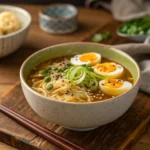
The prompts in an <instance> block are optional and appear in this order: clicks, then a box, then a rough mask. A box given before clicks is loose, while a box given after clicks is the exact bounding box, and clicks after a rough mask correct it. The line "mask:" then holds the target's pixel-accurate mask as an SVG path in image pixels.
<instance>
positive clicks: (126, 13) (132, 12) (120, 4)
mask: <svg viewBox="0 0 150 150" xmlns="http://www.w3.org/2000/svg"><path fill="white" fill-rule="evenodd" d="M85 5H86V6H93V7H97V8H98V7H99V6H102V7H104V8H106V9H108V10H109V11H111V13H112V15H113V17H114V18H115V19H116V20H119V21H128V20H131V19H134V18H140V17H142V16H146V15H150V1H149V0H111V1H109V2H108V1H106V0H86V3H85Z"/></svg>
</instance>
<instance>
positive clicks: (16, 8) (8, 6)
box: [0, 4, 32, 39]
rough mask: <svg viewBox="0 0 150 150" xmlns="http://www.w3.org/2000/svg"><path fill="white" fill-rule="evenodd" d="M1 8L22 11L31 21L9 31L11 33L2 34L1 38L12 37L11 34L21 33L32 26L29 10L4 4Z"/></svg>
mask: <svg viewBox="0 0 150 150" xmlns="http://www.w3.org/2000/svg"><path fill="white" fill-rule="evenodd" d="M1 8H8V9H10V10H15V11H17V12H19V13H21V14H25V15H26V16H27V17H28V18H29V21H28V23H27V24H26V25H25V26H23V27H22V28H20V29H19V30H17V31H14V32H12V33H9V34H6V35H2V36H0V39H3V38H7V37H11V36H14V35H16V34H19V33H21V32H22V31H24V30H25V29H26V28H28V27H29V26H30V24H31V20H32V18H31V15H30V13H29V12H28V11H26V10H25V9H23V8H20V7H17V6H12V5H3V4H0V9H1Z"/></svg>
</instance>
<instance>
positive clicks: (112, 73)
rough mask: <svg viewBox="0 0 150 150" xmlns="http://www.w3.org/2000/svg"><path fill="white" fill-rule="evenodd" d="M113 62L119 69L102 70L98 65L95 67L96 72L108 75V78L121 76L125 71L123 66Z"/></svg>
mask: <svg viewBox="0 0 150 150" xmlns="http://www.w3.org/2000/svg"><path fill="white" fill-rule="evenodd" d="M111 64H114V65H116V67H117V69H116V70H115V71H113V72H101V71H100V70H98V69H97V68H96V67H93V69H94V72H95V73H97V74H99V75H102V76H106V77H108V78H113V79H116V78H119V77H120V76H121V75H122V73H123V71H124V69H123V67H122V66H121V65H119V64H116V63H111Z"/></svg>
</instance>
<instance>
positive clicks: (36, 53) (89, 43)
mask: <svg viewBox="0 0 150 150" xmlns="http://www.w3.org/2000/svg"><path fill="white" fill-rule="evenodd" d="M74 44H75V45H79V44H82V45H97V46H103V47H107V48H108V49H109V50H110V51H111V50H113V51H116V52H119V54H121V55H124V56H127V57H128V58H129V59H130V60H131V61H132V62H133V63H134V64H135V65H136V68H137V71H138V78H137V81H136V82H135V83H134V85H133V86H132V88H131V89H130V90H129V91H127V92H125V93H123V94H121V95H118V96H116V97H112V98H109V99H106V100H102V101H96V102H91V103H76V102H64V101H58V100H55V99H50V98H48V97H45V96H43V95H41V94H39V93H38V92H36V91H34V90H33V89H32V88H31V87H30V86H29V85H28V84H27V83H26V81H25V79H24V77H23V70H24V67H25V65H26V63H27V62H28V61H30V60H31V58H32V57H34V56H36V55H38V54H40V53H43V52H44V51H47V50H49V49H50V48H55V47H61V46H66V45H74ZM140 79H141V71H140V67H139V65H138V63H137V62H136V61H135V60H134V59H133V58H132V57H131V56H130V55H128V54H127V53H125V52H123V51H121V50H119V49H116V48H113V47H111V46H109V45H105V44H98V43H92V42H70V43H63V44H57V45H53V46H49V47H46V48H43V49H41V50H39V51H37V52H35V53H33V54H32V55H30V56H29V57H28V58H27V59H26V60H25V61H24V62H23V64H22V66H21V68H20V80H21V83H23V84H24V86H25V87H26V88H27V89H28V90H29V91H30V92H31V93H33V94H35V95H36V96H38V97H41V98H44V100H47V101H52V102H56V103H62V104H67V105H94V104H98V103H104V102H108V101H113V100H115V99H116V98H118V97H121V96H124V95H125V94H127V93H129V92H130V91H131V90H132V89H133V88H135V87H136V86H137V85H138V83H140Z"/></svg>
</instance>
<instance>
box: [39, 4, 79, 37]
mask: <svg viewBox="0 0 150 150" xmlns="http://www.w3.org/2000/svg"><path fill="white" fill-rule="evenodd" d="M77 14H78V11H77V9H76V8H75V7H74V6H73V5H70V4H56V5H51V6H49V7H46V8H44V9H42V10H41V12H40V13H39V21H40V28H41V29H42V30H44V31H45V32H48V33H55V34H66V33H71V32H74V31H75V30H76V29H77V24H78V23H77V22H78V21H77Z"/></svg>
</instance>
